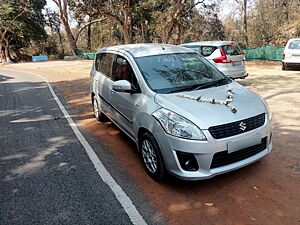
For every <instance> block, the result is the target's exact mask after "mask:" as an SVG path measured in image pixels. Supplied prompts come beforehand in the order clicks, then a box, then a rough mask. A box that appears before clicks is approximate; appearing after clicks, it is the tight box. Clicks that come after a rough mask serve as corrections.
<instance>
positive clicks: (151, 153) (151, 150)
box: [139, 132, 167, 181]
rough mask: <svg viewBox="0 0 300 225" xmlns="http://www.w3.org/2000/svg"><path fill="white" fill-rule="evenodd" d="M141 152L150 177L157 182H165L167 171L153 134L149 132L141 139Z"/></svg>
mask: <svg viewBox="0 0 300 225" xmlns="http://www.w3.org/2000/svg"><path fill="white" fill-rule="evenodd" d="M139 150H140V153H141V157H142V161H143V164H144V167H145V169H146V171H147V173H148V174H149V176H150V177H151V178H152V179H154V180H156V181H161V180H163V178H165V177H166V175H167V171H166V167H165V163H164V160H163V157H162V154H161V151H160V148H159V146H158V144H157V142H156V140H155V138H154V137H153V135H152V134H150V133H148V132H145V133H144V134H142V136H141V137H140V139H139Z"/></svg>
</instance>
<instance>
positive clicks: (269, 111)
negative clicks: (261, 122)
mask: <svg viewBox="0 0 300 225" xmlns="http://www.w3.org/2000/svg"><path fill="white" fill-rule="evenodd" d="M259 98H260V99H261V101H262V102H263V103H264V105H265V106H266V109H267V117H268V120H269V121H270V120H272V112H271V110H270V107H269V104H268V103H267V101H266V100H265V99H264V98H263V97H262V96H260V95H259Z"/></svg>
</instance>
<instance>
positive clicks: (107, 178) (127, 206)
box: [32, 73, 147, 225]
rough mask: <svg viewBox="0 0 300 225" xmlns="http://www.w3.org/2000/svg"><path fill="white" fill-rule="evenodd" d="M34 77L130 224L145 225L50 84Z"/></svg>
mask: <svg viewBox="0 0 300 225" xmlns="http://www.w3.org/2000/svg"><path fill="white" fill-rule="evenodd" d="M32 74H34V73H32ZM34 75H36V76H39V77H40V78H41V79H42V80H44V81H45V82H46V83H47V84H48V87H49V90H50V92H51V94H52V96H53V98H54V99H55V101H56V103H57V104H58V106H59V108H60V110H61V111H62V113H63V114H64V116H65V118H66V119H67V121H68V123H69V125H70V126H71V128H72V130H73V131H74V133H75V135H76V137H77V138H78V140H79V141H80V143H81V144H82V146H83V147H84V149H85V151H86V153H87V154H88V156H89V158H90V160H91V161H92V163H93V164H94V166H95V168H96V170H97V172H98V174H99V175H100V177H101V178H102V180H103V181H104V182H105V183H106V184H107V185H108V186H109V187H110V189H111V190H112V192H113V193H114V194H115V196H116V198H117V199H118V201H119V202H120V204H121V205H122V207H123V208H124V210H125V212H126V213H127V215H128V216H129V218H130V220H131V222H132V223H133V224H137V225H147V223H146V222H145V220H144V219H143V217H142V215H141V214H140V213H139V212H138V211H137V209H136V207H135V206H134V204H133V203H132V201H131V199H130V198H129V197H128V196H127V194H126V193H125V192H124V191H123V189H122V188H121V187H120V186H119V185H118V184H117V182H116V181H115V180H114V178H113V177H112V176H111V175H110V173H109V172H108V171H107V169H106V168H105V166H104V165H103V164H102V162H101V160H100V159H99V158H98V156H97V155H96V153H95V151H94V150H93V148H92V147H91V146H90V144H89V143H88V142H87V140H86V139H85V138H84V136H83V135H82V134H81V132H80V131H79V129H78V128H77V126H76V124H75V123H74V121H73V120H72V118H71V116H70V115H69V113H68V112H67V110H66V109H65V107H64V106H63V104H62V103H61V101H60V100H59V98H58V97H57V95H56V94H55V92H54V90H53V88H52V86H51V84H50V83H49V82H48V81H47V80H46V79H45V78H44V77H42V76H41V75H39V74H34Z"/></svg>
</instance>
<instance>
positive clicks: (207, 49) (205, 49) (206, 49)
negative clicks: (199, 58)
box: [201, 46, 217, 57]
mask: <svg viewBox="0 0 300 225" xmlns="http://www.w3.org/2000/svg"><path fill="white" fill-rule="evenodd" d="M216 49H217V47H215V46H202V47H201V55H203V56H204V57H206V56H210V55H211V54H212V53H213V52H214V51H215V50H216Z"/></svg>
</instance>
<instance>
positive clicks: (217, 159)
mask: <svg viewBox="0 0 300 225" xmlns="http://www.w3.org/2000/svg"><path fill="white" fill-rule="evenodd" d="M266 147H267V137H265V138H263V139H261V143H260V144H258V145H254V146H251V147H248V148H244V149H241V150H238V151H236V152H232V153H228V151H222V152H217V153H216V154H214V157H213V160H212V163H211V166H210V168H211V169H213V168H217V167H221V166H226V165H229V164H231V163H235V162H238V161H241V160H243V159H247V158H249V157H251V156H254V155H255V154H257V153H259V152H261V151H263V150H264V149H266Z"/></svg>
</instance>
